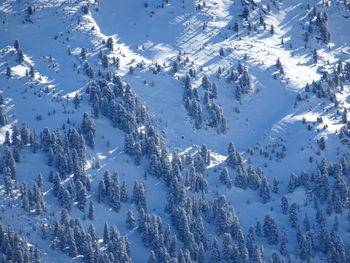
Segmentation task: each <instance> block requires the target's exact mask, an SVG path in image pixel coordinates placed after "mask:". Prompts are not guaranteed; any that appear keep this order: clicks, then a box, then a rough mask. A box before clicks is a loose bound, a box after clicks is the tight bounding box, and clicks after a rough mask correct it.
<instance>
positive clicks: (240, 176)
mask: <svg viewBox="0 0 350 263" xmlns="http://www.w3.org/2000/svg"><path fill="white" fill-rule="evenodd" d="M226 164H227V166H228V167H230V168H232V169H234V170H235V172H236V176H235V179H234V185H235V186H236V187H238V188H242V189H248V188H249V189H251V190H254V191H256V190H259V195H260V197H261V201H262V202H263V203H267V202H268V201H269V200H270V198H271V190H272V189H271V187H270V185H269V182H268V179H267V178H266V176H264V175H263V174H262V170H261V169H260V168H259V167H258V168H256V169H255V168H253V167H252V166H247V165H246V164H245V163H244V159H243V157H242V155H241V153H240V152H238V151H237V150H236V148H235V146H234V145H233V143H232V142H230V143H229V146H228V157H227V159H226ZM225 170H226V169H225V168H224V169H223V171H222V173H221V176H220V179H221V182H222V183H223V184H225V185H227V186H230V185H231V178H230V177H229V176H228V172H227V170H226V171H225ZM277 187H278V186H277ZM276 191H277V192H278V190H276Z"/></svg>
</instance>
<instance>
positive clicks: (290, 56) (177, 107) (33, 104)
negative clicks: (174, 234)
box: [0, 0, 350, 262]
mask: <svg viewBox="0 0 350 263" xmlns="http://www.w3.org/2000/svg"><path fill="white" fill-rule="evenodd" d="M31 2H33V4H34V5H35V6H36V7H37V9H36V11H35V13H34V15H33V16H32V20H33V23H29V22H25V21H24V19H25V3H24V2H23V1H10V0H5V1H2V2H1V3H0V21H4V23H2V24H0V32H2V33H1V38H0V72H1V76H0V94H1V95H2V96H4V98H6V102H5V105H4V109H5V111H6V112H8V115H9V124H8V125H6V126H4V127H1V129H0V143H3V142H4V138H5V133H6V131H8V130H10V128H11V126H12V125H13V124H15V123H16V124H18V125H20V124H21V123H22V122H26V123H28V124H29V126H30V127H32V128H34V129H35V130H36V131H37V132H39V131H41V130H42V129H43V128H45V127H49V128H50V129H51V130H55V129H56V128H58V127H61V126H62V124H63V123H67V119H68V118H69V119H70V121H71V123H72V125H73V126H75V127H79V125H80V123H81V119H82V115H83V113H84V112H88V113H89V114H90V113H91V107H90V105H89V102H88V101H87V99H86V101H83V102H82V105H81V107H80V108H79V109H74V106H73V104H72V103H71V99H72V98H73V97H74V96H75V95H76V94H84V92H85V91H84V90H85V87H86V84H87V82H88V81H89V79H88V78H87V77H86V76H85V75H84V73H83V65H82V64H81V62H80V60H79V56H80V50H81V48H82V47H85V48H87V52H88V53H87V57H88V59H89V63H90V64H91V65H92V66H93V67H94V68H98V63H100V62H99V59H98V53H99V50H100V49H101V48H103V47H104V45H103V44H101V41H102V40H105V41H106V40H107V38H109V37H112V38H113V40H114V43H115V46H114V50H113V51H112V52H111V53H110V55H109V57H113V56H115V57H118V58H120V69H119V70H116V69H115V68H113V69H112V70H114V71H116V72H117V74H118V75H120V76H122V77H123V80H124V81H126V82H128V83H130V85H131V86H132V88H133V91H134V92H135V93H136V94H137V96H138V97H139V98H140V100H141V102H142V103H143V105H144V106H145V107H146V108H147V111H148V112H149V113H150V115H151V117H152V119H153V121H154V123H155V124H156V126H157V128H158V129H159V131H160V133H161V135H162V136H163V137H164V139H165V143H166V145H167V147H168V148H169V150H170V152H172V151H176V152H178V153H180V155H184V154H185V153H187V152H191V153H193V154H196V153H197V152H198V149H200V147H201V145H203V144H206V145H207V147H208V149H209V150H210V158H211V162H210V165H209V166H208V167H207V168H208V170H207V172H206V173H207V175H206V176H207V177H206V179H207V180H208V182H209V193H208V199H214V198H215V197H216V196H217V195H218V194H219V193H223V194H225V195H226V197H227V198H228V200H229V201H230V203H231V204H232V205H233V206H234V208H235V210H236V212H237V215H238V216H239V218H240V221H241V223H242V226H243V228H244V230H245V231H247V229H248V227H249V226H250V225H255V223H256V221H257V220H260V221H261V220H263V216H264V215H265V214H266V213H271V214H272V215H273V216H274V217H275V218H276V219H278V220H277V221H278V222H279V225H281V226H283V227H285V226H287V225H288V222H287V220H286V218H285V216H282V215H281V214H280V212H279V206H280V197H279V196H277V195H273V198H272V201H271V202H269V203H268V204H264V205H263V204H261V202H260V200H259V197H258V194H257V192H254V191H251V190H242V189H239V188H235V187H234V188H232V190H228V189H226V188H225V187H224V186H222V185H219V183H218V173H217V171H216V169H221V168H222V166H223V165H224V163H225V160H226V157H227V147H228V144H229V142H230V141H233V142H234V144H235V145H236V147H237V149H238V150H239V151H240V152H242V153H243V156H244V157H245V158H248V157H249V158H250V159H251V161H252V163H253V164H254V166H260V167H262V169H263V171H264V175H266V176H267V178H269V180H270V182H272V179H273V178H274V177H277V178H278V180H279V181H280V182H281V185H282V187H281V188H282V189H283V191H284V190H285V189H286V187H287V183H288V180H289V175H290V174H291V173H292V172H294V173H296V174H300V173H301V172H302V171H314V170H315V167H316V163H319V162H320V161H321V160H322V159H323V158H326V159H327V160H329V161H336V160H338V159H339V157H340V156H341V155H342V154H349V149H348V147H347V146H344V145H342V144H341V143H340V142H339V140H337V139H336V134H337V132H338V131H339V130H340V128H341V127H342V126H343V124H341V123H340V122H339V120H338V119H335V118H334V112H333V111H332V110H330V111H329V112H327V111H326V109H325V107H324V105H322V103H321V102H320V101H319V100H317V99H316V98H311V99H310V100H309V101H308V103H307V104H306V103H299V104H295V98H296V96H297V94H298V93H301V92H303V89H304V87H305V85H306V84H307V83H309V84H310V83H312V82H313V81H317V80H319V79H320V78H321V73H320V72H319V67H321V66H325V67H327V63H328V62H329V63H330V66H329V67H330V68H331V67H332V66H333V65H334V64H335V63H336V62H337V61H338V59H339V58H342V59H344V60H349V59H350V56H349V54H350V53H349V48H348V44H349V40H350V39H349V38H350V35H349V34H348V32H346V28H349V26H350V24H349V19H347V18H345V17H344V16H345V14H348V13H345V11H342V15H339V14H338V12H339V10H341V8H340V7H339V6H332V7H331V8H330V9H329V10H330V11H329V12H328V16H329V30H330V32H331V41H332V43H331V44H330V45H329V46H326V45H322V44H320V43H317V42H316V41H314V42H315V43H312V45H314V47H315V48H317V50H318V53H319V57H320V59H319V61H318V62H317V63H316V64H315V63H314V62H313V59H312V55H311V52H312V50H313V48H311V44H310V46H308V47H306V48H305V47H304V41H303V35H302V32H304V31H305V30H304V31H303V23H304V22H305V16H306V13H305V3H304V2H300V1H295V0H284V1H283V4H282V5H281V6H280V8H279V10H277V9H273V11H271V12H270V13H269V14H268V15H267V16H266V18H265V21H266V23H267V25H268V27H267V28H268V29H269V25H271V24H273V25H274V28H275V33H274V34H273V35H271V34H270V33H269V30H267V31H266V32H262V30H261V29H258V32H252V33H251V34H249V35H248V34H247V33H246V32H245V31H244V32H239V33H238V34H234V33H233V31H232V30H231V31H229V30H228V26H230V25H231V26H232V25H233V23H234V22H235V21H236V20H238V17H237V14H238V13H241V9H240V7H239V5H238V4H236V3H234V2H233V1H228V0H218V1H214V0H208V1H206V7H203V8H202V9H201V10H200V11H198V10H196V5H197V4H198V3H199V2H197V1H184V2H185V3H184V4H182V3H180V1H171V3H170V4H167V5H165V7H164V8H160V7H159V6H158V5H159V1H155V0H154V1H153V0H152V1H148V2H149V6H148V7H147V8H145V7H144V6H143V5H144V2H143V1H118V3H117V2H116V1H112V0H100V1H99V4H98V5H96V4H93V3H92V1H91V2H90V5H91V8H90V13H89V14H86V15H81V8H82V6H83V4H84V3H85V2H86V1H45V0H35V1H31ZM259 2H260V1H256V3H259ZM261 2H266V1H263V0H262V1H261ZM310 2H312V3H315V4H316V3H317V1H310ZM183 5H184V7H183ZM327 10H328V9H327ZM257 14H258V11H254V14H252V19H258V16H257ZM204 22H208V23H207V27H206V28H205V29H203V23H204ZM339 25H342V26H339ZM92 27H94V30H91V28H92ZM56 34H57V39H55V38H56V37H55V35H56ZM16 39H18V40H19V42H20V45H21V49H22V51H23V53H24V55H25V61H24V63H22V64H21V65H18V63H17V62H16V59H17V57H16V55H15V50H14V48H13V47H12V45H13V42H14V40H16ZM282 39H283V40H284V42H285V43H284V44H281V40H282ZM290 45H292V48H291V47H290ZM220 48H223V49H224V51H225V56H222V57H221V56H219V50H220ZM68 49H70V50H71V53H72V55H71V56H69V55H68ZM179 51H181V52H182V53H183V54H184V55H183V58H186V57H188V59H189V61H190V62H189V63H188V64H187V65H185V66H184V67H182V68H181V70H180V72H178V73H176V74H175V75H172V74H170V68H171V64H172V63H173V62H174V61H175V60H176V59H177V56H178V54H179ZM245 55H246V56H247V60H244V56H245ZM48 56H52V57H53V59H54V60H53V61H52V62H50V61H49V60H48V59H47V57H48ZM277 59H280V61H281V63H282V65H283V67H284V71H285V72H286V74H285V75H284V76H278V77H277V78H276V79H275V78H273V74H274V73H277V72H278V70H277V68H276V67H275V64H276V61H277ZM141 61H144V62H145V63H146V66H145V68H144V69H138V68H137V69H135V72H134V73H133V74H129V73H128V71H129V67H130V66H136V64H137V63H140V62H141ZM238 61H241V62H242V63H243V64H244V65H246V66H247V68H248V71H249V73H250V74H251V75H252V78H253V79H252V80H253V85H254V87H255V92H254V93H252V94H249V95H244V96H243V98H242V102H241V103H239V102H238V101H237V100H236V99H235V98H234V87H233V84H230V83H228V82H227V81H226V78H225V77H222V78H220V79H219V78H217V77H216V72H217V70H218V68H219V67H221V68H223V69H224V71H226V70H229V69H231V68H233V67H236V66H237V63H238ZM153 62H158V63H159V64H161V65H163V63H165V65H166V67H165V71H163V72H161V73H159V74H153V73H152V72H151V70H150V66H151V64H152V63H153ZM8 65H9V66H11V70H12V77H11V79H8V78H7V77H6V67H7V66H8ZM30 65H32V66H34V67H35V71H36V77H35V79H29V78H28V77H26V71H27V70H28V69H29V67H30ZM73 65H75V67H74V66H73ZM190 65H191V66H192V65H193V66H194V67H196V68H202V71H198V72H197V76H198V77H197V79H196V80H194V83H193V87H194V88H198V89H200V88H199V86H200V83H201V78H202V77H203V76H205V75H207V76H208V77H209V79H210V81H212V82H215V83H216V84H217V85H218V87H219V91H218V99H217V102H218V104H219V105H220V106H221V107H222V108H223V112H224V115H225V117H226V118H227V119H228V130H227V132H226V133H224V134H218V133H217V132H216V130H215V129H212V128H210V127H205V128H203V129H200V130H196V129H195V128H194V125H193V121H192V120H191V119H190V117H189V116H188V114H187V112H186V109H185V107H184V102H183V92H184V87H183V82H182V80H181V79H182V77H184V76H185V75H186V74H187V72H188V70H189V68H191V66H190ZM110 68H112V66H110ZM78 71H79V72H80V73H79V74H78ZM45 87H47V88H48V92H47V93H45V92H39V90H40V89H44V88H45ZM349 91H350V87H348V86H347V87H345V89H344V91H343V92H342V93H339V94H337V98H338V99H339V101H340V102H341V107H342V109H344V108H348V109H349V108H350V100H349ZM59 95H61V96H62V98H63V100H62V101H61V102H58V101H57V98H58V97H59ZM235 107H238V108H239V111H240V112H239V113H237V112H235ZM37 116H41V117H42V120H37ZM319 116H322V118H323V123H322V124H316V126H315V127H314V128H313V129H312V130H311V131H308V130H307V124H308V123H314V122H316V121H317V117H319ZM303 119H305V121H306V124H303V123H302V122H303ZM95 123H96V127H97V131H96V132H97V134H96V145H97V147H96V149H95V150H91V149H90V150H89V152H88V156H89V163H88V165H87V167H86V168H87V173H88V174H89V178H90V179H91V180H92V189H94V190H93V192H92V194H91V195H90V197H89V199H90V200H95V199H94V198H95V197H94V193H95V192H96V189H97V187H98V182H99V180H101V179H102V178H103V173H104V171H105V170H106V169H108V170H110V171H115V170H116V171H118V174H119V176H120V180H121V181H123V180H125V181H126V182H127V183H128V190H129V193H130V192H132V187H133V183H134V181H135V180H138V181H142V182H144V183H145V187H146V191H147V204H148V205H149V211H150V212H151V213H152V212H155V213H157V214H158V215H160V216H161V217H162V220H163V223H170V219H169V215H168V214H167V213H165V212H164V207H165V200H166V191H167V187H166V186H165V185H164V183H163V182H161V181H159V179H157V178H153V177H148V178H147V179H145V177H144V172H145V169H146V164H145V163H142V164H141V165H140V166H135V165H134V163H133V161H132V159H131V158H130V157H128V156H127V155H125V154H124V152H123V147H124V136H125V135H124V133H123V132H122V131H120V130H117V129H115V128H113V127H112V125H111V123H110V121H109V120H107V119H106V118H103V117H100V118H98V119H95ZM324 125H327V126H328V127H327V128H326V129H323V126H324ZM317 128H319V129H320V130H321V132H319V133H317V132H316V129H317ZM322 136H325V137H326V138H327V151H324V152H321V153H320V154H319V155H318V154H317V152H318V151H319V148H318V146H317V139H319V138H320V137H322ZM281 138H282V140H281ZM107 141H109V142H110V146H109V147H107V146H106V144H107ZM275 142H281V144H282V145H285V146H286V149H287V150H286V152H287V153H286V158H284V159H281V160H279V161H276V160H274V159H272V160H268V159H266V158H263V157H262V156H259V155H254V156H249V154H248V153H247V152H246V150H247V148H248V147H254V146H255V145H256V144H257V143H260V144H262V145H269V144H273V143H275ZM302 148H303V149H302ZM22 155H23V158H22V161H21V163H19V164H18V165H17V169H18V174H19V175H20V176H19V178H18V182H22V181H26V182H28V183H30V184H33V183H34V178H35V177H36V176H37V174H38V173H40V172H41V173H43V174H44V176H45V178H46V179H45V185H44V189H43V190H44V191H45V202H46V203H47V204H48V211H47V213H46V215H45V216H43V218H39V217H35V216H30V215H25V213H24V211H23V209H21V208H20V207H18V203H16V201H14V205H13V206H14V207H11V208H8V207H6V205H7V204H8V200H6V199H5V198H4V195H2V197H1V198H0V199H1V200H0V205H1V207H4V208H5V207H6V213H3V215H2V218H1V222H3V223H4V224H11V225H13V226H14V227H15V228H16V229H17V230H18V231H19V230H21V231H22V232H23V233H25V234H27V235H29V234H30V236H28V240H29V242H30V243H33V244H38V246H39V248H40V249H41V250H42V251H45V252H44V260H46V262H76V261H78V260H77V259H70V258H69V257H67V256H65V255H63V254H62V253H59V252H56V251H54V250H51V249H50V248H49V247H48V244H47V241H43V240H41V238H40V237H39V236H40V235H39V233H38V231H33V229H32V227H31V226H38V225H39V223H40V222H41V220H44V221H45V220H50V219H51V216H50V214H51V213H54V214H55V215H54V216H52V218H56V219H57V218H58V214H59V213H58V211H59V206H58V203H57V200H56V199H55V198H54V197H53V196H52V194H51V193H50V189H51V187H52V184H51V183H49V182H48V180H47V175H48V173H49V171H50V170H51V169H50V168H49V167H48V166H47V165H46V162H47V160H46V157H45V156H44V155H42V154H31V153H30V152H29V151H25V152H23V154H22ZM310 156H313V157H314V159H315V161H314V163H310V162H309V161H308V158H309V157H310ZM97 159H98V160H99V161H100V162H101V165H102V168H101V169H99V170H98V171H95V170H93V169H92V168H91V164H92V163H93V161H94V160H97ZM265 164H266V165H265ZM288 198H289V199H290V201H291V202H296V203H297V204H299V205H300V207H303V202H304V199H305V193H304V192H303V190H301V189H298V190H297V191H296V192H295V193H293V195H292V194H290V195H288ZM95 207H96V219H95V220H94V225H95V227H96V230H97V233H98V234H99V235H102V232H103V223H104V222H108V223H109V224H115V225H117V226H118V229H119V230H120V232H121V233H122V234H123V235H127V236H128V238H129V239H130V242H131V243H132V244H133V246H132V252H131V254H132V259H133V260H134V262H143V261H145V255H146V254H147V255H148V254H149V249H148V248H145V247H144V246H143V245H142V243H141V239H140V236H139V235H138V233H137V231H134V230H131V231H129V230H128V229H127V228H126V226H125V218H126V213H127V211H128V209H129V208H131V209H134V210H135V208H134V207H133V205H132V204H123V205H122V209H121V211H120V212H119V213H118V214H116V213H115V212H113V211H111V209H109V208H108V207H107V206H106V205H104V204H97V203H96V206H95ZM301 210H302V211H301V212H300V214H303V213H308V210H307V208H301ZM83 216H84V215H83V213H82V212H80V211H79V210H78V209H77V208H74V209H73V211H72V217H79V218H82V217H83ZM310 218H311V217H310ZM340 221H341V220H340ZM343 221H345V219H344V220H343ZM83 223H84V226H86V227H87V226H88V224H89V223H91V222H89V220H86V221H84V222H83ZM285 230H287V231H288V229H285ZM291 236H292V235H291ZM293 240H294V235H293V237H290V242H289V243H290V247H291V248H293ZM294 241H295V240H294ZM274 249H276V248H274ZM271 251H272V250H270V248H268V249H267V250H266V253H267V254H271Z"/></svg>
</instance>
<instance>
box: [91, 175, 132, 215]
mask: <svg viewBox="0 0 350 263" xmlns="http://www.w3.org/2000/svg"><path fill="white" fill-rule="evenodd" d="M128 199H129V197H128V187H127V184H126V182H125V181H123V182H122V184H120V182H119V178H118V175H117V173H116V172H114V173H113V175H112V176H111V175H110V173H109V171H106V172H105V173H104V175H103V180H101V181H100V182H99V185H98V192H97V201H98V202H99V203H101V202H105V203H107V204H108V205H109V206H110V207H112V208H113V210H114V211H116V212H118V211H119V210H120V208H121V204H122V202H127V201H128Z"/></svg>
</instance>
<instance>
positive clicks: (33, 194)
mask: <svg viewBox="0 0 350 263" xmlns="http://www.w3.org/2000/svg"><path fill="white" fill-rule="evenodd" d="M42 185H43V177H42V175H41V174H39V175H38V177H37V182H36V183H35V184H34V186H33V187H32V189H31V188H30V187H29V186H28V184H27V183H22V184H21V185H20V187H19V191H20V198H21V207H22V208H23V209H24V210H25V211H26V212H27V213H33V214H36V215H42V214H44V212H45V210H46V204H45V202H44V197H43V192H42V190H41V187H42Z"/></svg>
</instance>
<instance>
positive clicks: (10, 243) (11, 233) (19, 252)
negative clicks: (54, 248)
mask: <svg viewBox="0 0 350 263" xmlns="http://www.w3.org/2000/svg"><path fill="white" fill-rule="evenodd" d="M0 262H7V263H22V262H33V263H40V262H42V261H41V253H40V251H39V249H38V248H37V247H36V246H33V245H30V244H28V242H27V240H25V239H24V238H22V237H21V236H20V235H19V234H18V233H17V232H16V231H15V230H14V229H13V228H12V227H10V226H8V227H5V226H3V225H2V224H0Z"/></svg>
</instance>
